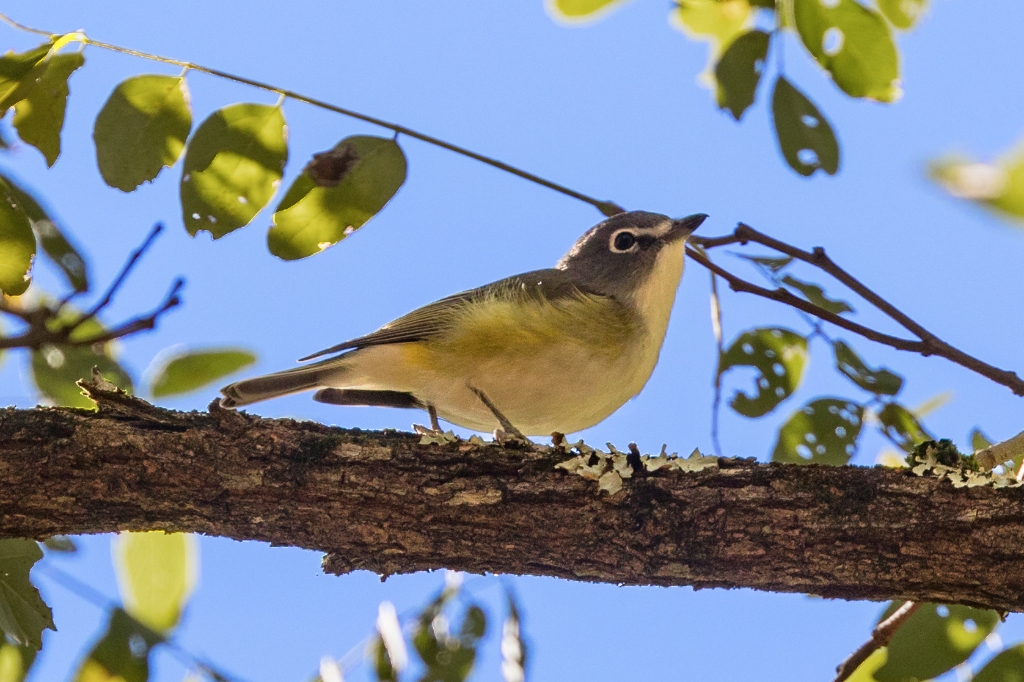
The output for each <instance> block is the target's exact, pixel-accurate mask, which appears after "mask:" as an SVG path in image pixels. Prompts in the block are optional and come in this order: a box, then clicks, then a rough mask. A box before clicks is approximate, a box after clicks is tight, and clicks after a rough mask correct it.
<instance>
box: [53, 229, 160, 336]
mask: <svg viewBox="0 0 1024 682" xmlns="http://www.w3.org/2000/svg"><path fill="white" fill-rule="evenodd" d="M163 229H164V226H163V225H161V224H160V223H157V224H156V225H154V226H153V229H152V230H150V232H149V234H148V235H146V238H145V240H143V242H142V244H140V245H139V248H137V249H135V250H134V251H132V254H131V255H130V256H129V257H128V260H127V261H125V264H124V266H122V268H121V272H119V273H118V274H117V277H115V278H114V281H113V282H111V283H110V287H108V288H107V293H105V294H104V295H103V298H101V299H100V300H99V302H98V303H97V304H96V305H94V306H93V307H92V309H91V310H89V311H88V312H87V313H85V314H83V315H82V316H81V317H80V318H78V319H77V320H75V321H74V322H72V323H71V324H70V325H68V327H67V329H68V331H69V332H71V331H74V330H75V329H77V328H78V327H80V326H82V325H83V324H85V323H86V322H88V321H89V320H91V319H92V318H94V317H96V315H97V314H98V313H99V312H100V311H101V310H103V309H104V308H106V307H107V306H108V305H110V302H111V301H112V300H113V299H114V294H115V293H117V290H118V289H120V288H121V285H122V284H124V280H125V279H126V278H127V277H128V273H130V272H131V271H132V268H133V267H135V264H136V263H137V262H138V261H139V258H141V257H142V254H144V253H146V251H147V250H148V249H149V247H150V246H152V245H153V242H154V241H155V240H156V238H157V235H159V234H160V232H161V231H162V230H163ZM59 311H60V308H58V309H57V312H59Z"/></svg>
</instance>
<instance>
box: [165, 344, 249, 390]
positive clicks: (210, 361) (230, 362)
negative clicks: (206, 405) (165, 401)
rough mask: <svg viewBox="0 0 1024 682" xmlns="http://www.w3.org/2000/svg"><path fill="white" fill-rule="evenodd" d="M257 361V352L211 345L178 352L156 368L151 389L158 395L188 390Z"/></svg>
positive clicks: (207, 383) (202, 385)
mask: <svg viewBox="0 0 1024 682" xmlns="http://www.w3.org/2000/svg"><path fill="white" fill-rule="evenodd" d="M254 362H256V356H255V355H253V354H252V353H250V352H249V351H247V350H241V349H237V348H210V349H207V350H194V351H187V352H179V353H175V354H174V355H171V356H169V357H167V358H165V359H164V360H163V362H162V363H161V365H160V367H159V368H158V369H157V371H156V374H155V376H154V377H153V381H152V383H151V387H150V391H151V392H152V394H153V397H156V398H162V397H165V396H169V395H181V394H183V393H189V392H191V391H196V390H198V389H200V388H203V387H204V386H208V385H209V384H210V383H212V382H214V381H216V380H218V379H221V378H223V377H226V376H227V375H229V374H232V373H234V372H237V371H238V370H240V369H242V368H243V367H248V366H249V365H251V364H252V363H254Z"/></svg>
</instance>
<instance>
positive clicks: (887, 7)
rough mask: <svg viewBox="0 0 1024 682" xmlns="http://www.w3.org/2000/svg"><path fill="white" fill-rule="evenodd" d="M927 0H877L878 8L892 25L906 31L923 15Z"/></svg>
mask: <svg viewBox="0 0 1024 682" xmlns="http://www.w3.org/2000/svg"><path fill="white" fill-rule="evenodd" d="M927 6H928V0H878V9H880V10H882V14H884V15H885V18H886V19H888V20H889V21H890V22H891V23H892V25H893V26H895V27H896V28H898V29H901V30H904V31H906V30H907V29H910V28H913V27H914V24H916V23H917V22H918V21H920V20H921V17H922V16H924V12H925V8H926V7H927Z"/></svg>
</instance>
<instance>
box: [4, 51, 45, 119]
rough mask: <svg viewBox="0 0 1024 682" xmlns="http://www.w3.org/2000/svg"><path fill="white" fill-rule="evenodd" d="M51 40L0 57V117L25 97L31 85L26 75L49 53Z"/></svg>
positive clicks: (8, 52)
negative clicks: (23, 50)
mask: <svg viewBox="0 0 1024 682" xmlns="http://www.w3.org/2000/svg"><path fill="white" fill-rule="evenodd" d="M52 47H53V40H52V39H51V40H49V41H47V42H45V43H43V44H42V45H37V46H36V47H33V48H32V49H31V50H27V51H25V52H14V51H13V50H8V51H7V52H5V53H4V55H3V56H2V57H0V117H2V116H4V115H5V114H6V113H7V110H8V109H10V108H11V107H13V106H14V105H15V103H17V102H18V101H20V100H21V99H22V98H24V96H25V92H26V90H27V89H28V88H29V86H30V85H31V82H32V81H31V79H29V78H28V75H29V74H30V73H31V72H32V70H33V69H34V68H35V67H36V66H37V65H38V64H39V62H41V61H42V60H43V58H44V57H46V55H48V54H49V53H50V49H51V48H52Z"/></svg>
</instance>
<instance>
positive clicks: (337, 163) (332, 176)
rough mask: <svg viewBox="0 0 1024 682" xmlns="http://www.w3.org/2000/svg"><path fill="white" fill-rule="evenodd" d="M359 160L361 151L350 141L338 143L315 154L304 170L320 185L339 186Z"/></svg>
mask: <svg viewBox="0 0 1024 682" xmlns="http://www.w3.org/2000/svg"><path fill="white" fill-rule="evenodd" d="M358 161H359V152H357V151H356V149H355V146H354V145H353V144H352V143H351V142H348V141H342V142H339V143H338V144H336V145H335V146H334V147H333V148H332V149H329V150H327V151H326V152H320V153H319V154H314V155H313V158H312V160H311V161H310V162H309V163H307V164H306V167H305V168H304V169H303V172H304V173H305V174H306V175H308V176H309V179H310V180H312V181H313V182H315V183H316V184H317V185H319V186H320V187H337V186H338V183H339V182H341V181H342V180H343V179H344V178H345V176H346V175H348V174H349V173H350V172H351V171H352V168H353V167H354V166H355V165H356V163H357V162H358Z"/></svg>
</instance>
